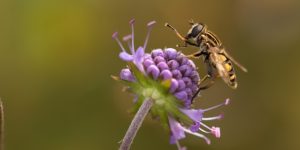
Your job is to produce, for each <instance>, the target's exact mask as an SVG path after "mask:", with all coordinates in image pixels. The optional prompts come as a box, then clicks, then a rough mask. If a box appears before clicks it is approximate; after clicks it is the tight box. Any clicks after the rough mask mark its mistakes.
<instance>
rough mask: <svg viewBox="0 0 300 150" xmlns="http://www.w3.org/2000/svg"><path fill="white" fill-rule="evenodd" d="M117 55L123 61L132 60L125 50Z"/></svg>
mask: <svg viewBox="0 0 300 150" xmlns="http://www.w3.org/2000/svg"><path fill="white" fill-rule="evenodd" d="M119 57H120V58H121V59H122V60H124V61H133V56H132V55H130V54H128V53H126V52H121V53H120V54H119Z"/></svg>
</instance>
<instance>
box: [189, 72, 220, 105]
mask: <svg viewBox="0 0 300 150" xmlns="http://www.w3.org/2000/svg"><path fill="white" fill-rule="evenodd" d="M207 79H210V81H209V83H208V84H206V85H205V86H202V87H199V89H198V90H197V92H196V93H195V94H194V96H193V97H192V100H193V99H194V98H196V97H197V96H198V94H199V92H200V91H201V90H205V89H208V88H209V87H211V86H212V85H213V84H214V83H215V77H213V76H210V75H208V74H207V75H205V76H204V77H203V79H201V81H200V84H201V83H203V82H204V81H205V80H207ZM200 84H199V85H200Z"/></svg>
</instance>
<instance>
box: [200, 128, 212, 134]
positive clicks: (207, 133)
mask: <svg viewBox="0 0 300 150" xmlns="http://www.w3.org/2000/svg"><path fill="white" fill-rule="evenodd" d="M199 130H200V131H202V132H204V133H207V134H208V133H210V132H209V131H206V130H204V129H202V128H199Z"/></svg>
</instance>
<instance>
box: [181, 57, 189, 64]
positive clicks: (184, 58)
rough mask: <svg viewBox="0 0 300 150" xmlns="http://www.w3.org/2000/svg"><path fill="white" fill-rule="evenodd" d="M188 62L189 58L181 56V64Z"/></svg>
mask: <svg viewBox="0 0 300 150" xmlns="http://www.w3.org/2000/svg"><path fill="white" fill-rule="evenodd" d="M188 62H189V60H188V59H187V58H186V57H183V58H182V59H181V65H187V64H188Z"/></svg>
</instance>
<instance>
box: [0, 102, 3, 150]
mask: <svg viewBox="0 0 300 150" xmlns="http://www.w3.org/2000/svg"><path fill="white" fill-rule="evenodd" d="M3 149H4V111H3V104H2V101H1V99H0V150H3Z"/></svg>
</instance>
